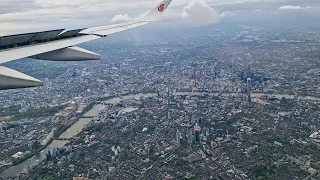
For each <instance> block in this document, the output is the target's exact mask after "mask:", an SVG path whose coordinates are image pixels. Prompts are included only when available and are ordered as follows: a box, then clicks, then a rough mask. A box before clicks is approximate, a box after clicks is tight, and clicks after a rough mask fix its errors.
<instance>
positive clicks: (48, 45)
mask: <svg viewBox="0 0 320 180" xmlns="http://www.w3.org/2000/svg"><path fill="white" fill-rule="evenodd" d="M171 1H172V0H163V1H162V2H161V3H160V4H159V5H158V6H156V7H155V8H154V9H153V10H152V11H150V12H149V13H148V14H147V15H146V16H145V17H143V18H141V19H137V20H133V21H131V22H128V23H121V24H114V25H108V26H100V27H94V28H86V29H77V30H71V31H64V29H58V30H52V31H45V32H35V33H27V34H19V35H11V36H3V37H0V57H1V58H0V64H3V63H6V62H10V61H14V60H17V59H21V58H25V57H30V58H34V59H45V60H53V61H65V60H73V61H74V60H97V59H100V56H99V55H97V54H95V53H93V52H90V51H87V50H84V49H80V48H78V47H73V46H74V45H76V44H80V43H83V42H87V41H91V40H95V39H99V38H102V37H105V36H107V35H110V34H114V33H118V32H122V31H126V30H129V29H133V28H136V27H140V26H143V25H146V24H149V23H151V22H153V21H155V20H156V19H158V18H159V17H160V16H161V15H162V14H163V13H164V12H165V10H166V9H167V7H168V6H169V4H170V3H171ZM1 68H2V67H1V66H0V69H1ZM3 68H4V69H6V71H5V72H4V71H0V90H3V89H12V88H25V87H34V86H41V85H42V82H41V81H39V80H37V79H34V78H32V77H30V76H28V75H25V74H22V73H20V72H17V71H14V70H10V69H9V68H5V67H3ZM8 72H10V73H8ZM10 74H12V75H10ZM8 79H10V80H11V82H12V83H14V84H10V81H8ZM30 82H31V83H30Z"/></svg>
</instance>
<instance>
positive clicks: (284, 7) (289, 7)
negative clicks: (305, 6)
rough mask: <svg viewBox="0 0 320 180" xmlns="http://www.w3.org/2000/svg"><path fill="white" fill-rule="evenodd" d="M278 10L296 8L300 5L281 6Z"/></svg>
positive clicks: (299, 7)
mask: <svg viewBox="0 0 320 180" xmlns="http://www.w3.org/2000/svg"><path fill="white" fill-rule="evenodd" d="M279 9H280V10H297V9H302V7H301V6H281V7H280V8H279Z"/></svg>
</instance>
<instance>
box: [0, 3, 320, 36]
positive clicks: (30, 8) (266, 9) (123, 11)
mask: <svg viewBox="0 0 320 180" xmlns="http://www.w3.org/2000/svg"><path fill="white" fill-rule="evenodd" d="M160 1H161V0H130V1H128V0H90V1H88V0H0V5H1V8H0V33H2V34H8V33H9V34H10V33H12V32H23V30H24V31H26V30H38V29H39V30H41V29H53V28H80V27H87V26H92V25H104V24H110V23H112V22H118V21H125V20H130V19H132V18H136V17H139V16H142V15H143V14H145V13H146V12H147V11H148V10H150V9H151V8H153V7H154V6H155V5H156V4H157V3H158V2H160ZM200 12H202V13H200ZM253 12H254V13H255V15H256V16H259V14H260V15H261V18H263V16H265V15H266V14H278V15H279V14H288V13H295V14H299V13H308V14H313V15H314V16H319V12H320V2H319V0H173V2H172V4H171V6H170V7H169V9H168V12H167V13H166V14H165V16H164V17H162V21H169V22H172V21H180V22H181V21H183V22H186V23H192V22H200V23H217V22H220V21H227V20H228V18H239V17H240V16H241V15H243V14H246V13H248V14H251V13H253ZM115 16H116V17H115ZM160 22H161V21H160Z"/></svg>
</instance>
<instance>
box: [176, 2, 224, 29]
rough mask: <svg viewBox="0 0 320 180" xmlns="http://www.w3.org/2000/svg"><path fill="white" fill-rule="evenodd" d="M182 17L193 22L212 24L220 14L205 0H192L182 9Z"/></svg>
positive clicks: (217, 19) (217, 20)
mask: <svg viewBox="0 0 320 180" xmlns="http://www.w3.org/2000/svg"><path fill="white" fill-rule="evenodd" d="M181 15H182V18H183V19H184V20H187V21H188V22H191V23H193V24H214V23H217V22H219V19H220V15H219V14H218V13H217V12H216V10H215V9H213V8H212V7H210V6H209V5H208V4H207V2H206V1H205V0H193V1H191V2H189V4H188V5H187V6H185V7H184V8H183V10H182V14H181Z"/></svg>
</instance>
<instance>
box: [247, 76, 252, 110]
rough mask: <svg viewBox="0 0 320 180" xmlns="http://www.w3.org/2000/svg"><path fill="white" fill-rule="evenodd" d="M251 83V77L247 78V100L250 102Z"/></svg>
mask: <svg viewBox="0 0 320 180" xmlns="http://www.w3.org/2000/svg"><path fill="white" fill-rule="evenodd" d="M251 84H252V82H251V78H247V97H248V98H247V100H248V103H249V104H250V103H251Z"/></svg>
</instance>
